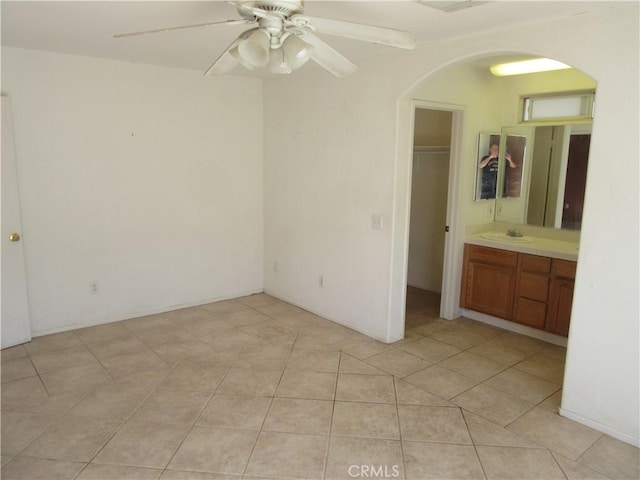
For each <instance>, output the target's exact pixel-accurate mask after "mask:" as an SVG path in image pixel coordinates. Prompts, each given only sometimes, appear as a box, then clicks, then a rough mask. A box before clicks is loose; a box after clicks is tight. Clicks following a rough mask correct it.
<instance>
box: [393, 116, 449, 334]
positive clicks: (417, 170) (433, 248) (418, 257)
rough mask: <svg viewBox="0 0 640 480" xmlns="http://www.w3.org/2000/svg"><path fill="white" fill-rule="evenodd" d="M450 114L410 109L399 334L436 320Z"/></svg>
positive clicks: (442, 252)
mask: <svg viewBox="0 0 640 480" xmlns="http://www.w3.org/2000/svg"><path fill="white" fill-rule="evenodd" d="M452 122H453V112H451V111H446V110H435V109H430V108H420V107H417V108H415V112H414V129H413V167H412V173H411V206H410V220H409V255H408V265H407V297H406V299H407V300H406V314H405V330H409V329H412V328H416V327H419V326H421V325H427V324H429V323H431V322H430V320H435V319H438V318H439V317H440V298H441V295H442V285H443V271H444V264H445V240H446V232H445V229H446V228H447V199H448V193H449V192H448V185H449V167H450V158H451V135H452V125H453V123H452Z"/></svg>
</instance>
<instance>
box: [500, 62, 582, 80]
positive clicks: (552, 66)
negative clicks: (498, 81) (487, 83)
mask: <svg viewBox="0 0 640 480" xmlns="http://www.w3.org/2000/svg"><path fill="white" fill-rule="evenodd" d="M566 68H571V67H570V66H569V65H567V64H565V63H562V62H558V61H557V60H551V59H550V58H534V59H533V60H524V61H521V62H511V63H499V64H497V65H491V66H490V67H489V70H490V71H491V73H492V74H493V75H495V76H496V77H505V76H509V75H522V74H525V73H539V72H550V71H552V70H564V69H566Z"/></svg>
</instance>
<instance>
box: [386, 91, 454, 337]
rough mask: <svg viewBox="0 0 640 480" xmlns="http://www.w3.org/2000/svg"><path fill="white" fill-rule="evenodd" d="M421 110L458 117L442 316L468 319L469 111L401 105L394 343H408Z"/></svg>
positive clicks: (441, 105) (391, 330)
mask: <svg viewBox="0 0 640 480" xmlns="http://www.w3.org/2000/svg"><path fill="white" fill-rule="evenodd" d="M416 108H424V109H429V110H442V111H448V112H451V113H452V120H451V150H450V158H449V180H448V192H447V215H446V219H447V220H446V224H447V225H448V226H449V232H448V233H447V234H446V235H445V246H444V265H443V270H442V296H441V301H440V316H441V317H442V318H446V319H450V320H451V319H454V318H458V317H459V316H460V315H462V310H461V309H460V306H459V301H458V299H459V297H460V272H461V268H462V256H461V255H459V254H458V253H459V252H458V250H459V248H458V247H459V246H460V245H461V244H462V240H463V238H464V232H463V231H462V229H463V228H462V225H461V215H460V212H459V203H460V202H459V198H460V195H459V193H460V190H461V187H460V175H459V171H460V168H461V167H460V166H461V164H462V139H463V137H464V135H463V125H464V113H465V107H464V106H461V105H456V104H448V103H439V102H431V101H427V100H420V99H411V100H404V101H403V100H401V101H400V102H399V105H398V121H397V123H396V125H397V135H396V138H397V139H398V143H397V157H396V158H397V161H396V169H395V177H394V209H393V210H394V216H393V218H394V221H393V225H392V242H391V266H390V270H391V272H390V273H391V275H390V279H391V280H390V281H391V284H390V288H389V315H388V324H387V327H388V328H387V341H388V342H394V341H397V340H400V339H402V338H404V324H405V309H406V300H407V298H406V296H407V295H406V286H407V273H408V263H409V224H410V221H409V220H410V213H411V178H412V175H413V171H412V169H413V161H412V160H413V134H414V127H415V111H416Z"/></svg>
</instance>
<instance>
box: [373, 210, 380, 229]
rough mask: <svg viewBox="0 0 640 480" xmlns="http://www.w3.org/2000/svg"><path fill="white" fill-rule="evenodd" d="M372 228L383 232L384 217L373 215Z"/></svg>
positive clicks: (377, 214)
mask: <svg viewBox="0 0 640 480" xmlns="http://www.w3.org/2000/svg"><path fill="white" fill-rule="evenodd" d="M371 228H373V229H374V230H382V215H380V214H379V213H374V214H373V215H371Z"/></svg>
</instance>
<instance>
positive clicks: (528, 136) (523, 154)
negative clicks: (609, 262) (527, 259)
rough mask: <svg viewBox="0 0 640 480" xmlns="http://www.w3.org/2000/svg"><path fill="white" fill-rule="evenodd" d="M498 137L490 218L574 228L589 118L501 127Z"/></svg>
mask: <svg viewBox="0 0 640 480" xmlns="http://www.w3.org/2000/svg"><path fill="white" fill-rule="evenodd" d="M500 139H501V141H500V147H499V152H500V154H499V157H498V180H497V181H498V184H501V185H503V188H502V189H497V191H496V196H495V198H496V209H495V212H496V213H495V220H496V221H503V222H510V223H518V224H527V225H537V226H543V227H552V228H564V229H571V230H580V227H581V225H582V213H583V208H584V193H585V185H586V178H587V167H588V159H589V145H590V143H591V124H584V123H582V124H574V125H571V124H569V125H544V126H525V127H504V128H503V129H502V132H501V136H500ZM507 155H510V156H511V162H510V161H509V159H508V158H507V157H506V156H507ZM511 163H515V164H516V165H515V167H514V166H512V165H511Z"/></svg>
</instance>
